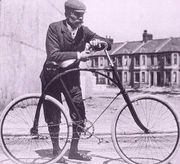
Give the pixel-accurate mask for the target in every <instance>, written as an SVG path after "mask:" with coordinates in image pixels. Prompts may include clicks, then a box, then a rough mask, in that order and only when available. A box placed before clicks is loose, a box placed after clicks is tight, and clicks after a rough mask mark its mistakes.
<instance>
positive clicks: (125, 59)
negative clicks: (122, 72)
mask: <svg viewBox="0 0 180 164" xmlns="http://www.w3.org/2000/svg"><path fill="white" fill-rule="evenodd" d="M124 65H125V66H127V65H128V57H127V56H124Z"/></svg>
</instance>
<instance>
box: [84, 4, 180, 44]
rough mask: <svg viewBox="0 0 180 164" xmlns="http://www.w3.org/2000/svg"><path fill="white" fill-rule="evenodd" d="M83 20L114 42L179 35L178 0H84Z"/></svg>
mask: <svg viewBox="0 0 180 164" xmlns="http://www.w3.org/2000/svg"><path fill="white" fill-rule="evenodd" d="M83 2H84V3H85V4H86V6H87V13H86V14H85V18H84V22H85V23H84V24H85V25H86V26H88V27H89V28H90V29H91V30H92V31H94V32H96V33H97V34H99V35H101V36H104V37H105V36H108V37H109V36H110V37H111V38H113V39H114V41H115V42H121V41H123V42H124V41H138V40H141V39H142V33H143V31H144V30H147V31H148V33H150V34H153V39H158V38H159V39H160V38H169V37H180V0H83Z"/></svg>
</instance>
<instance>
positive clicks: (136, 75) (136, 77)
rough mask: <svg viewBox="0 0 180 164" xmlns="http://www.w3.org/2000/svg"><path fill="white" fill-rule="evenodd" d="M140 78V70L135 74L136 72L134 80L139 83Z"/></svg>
mask: <svg viewBox="0 0 180 164" xmlns="http://www.w3.org/2000/svg"><path fill="white" fill-rule="evenodd" d="M139 79H140V78H139V72H136V73H135V74H134V81H135V82H136V83H139V81H140V80H139Z"/></svg>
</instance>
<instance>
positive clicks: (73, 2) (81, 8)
mask: <svg viewBox="0 0 180 164" xmlns="http://www.w3.org/2000/svg"><path fill="white" fill-rule="evenodd" d="M65 9H72V10H74V11H76V12H83V13H84V12H85V11H86V6H85V4H84V3H83V2H82V1H80V0H67V1H66V2H65Z"/></svg>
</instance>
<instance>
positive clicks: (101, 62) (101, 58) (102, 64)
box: [99, 57, 104, 67]
mask: <svg viewBox="0 0 180 164" xmlns="http://www.w3.org/2000/svg"><path fill="white" fill-rule="evenodd" d="M99 65H100V67H103V66H104V58H103V57H100V62H99Z"/></svg>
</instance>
